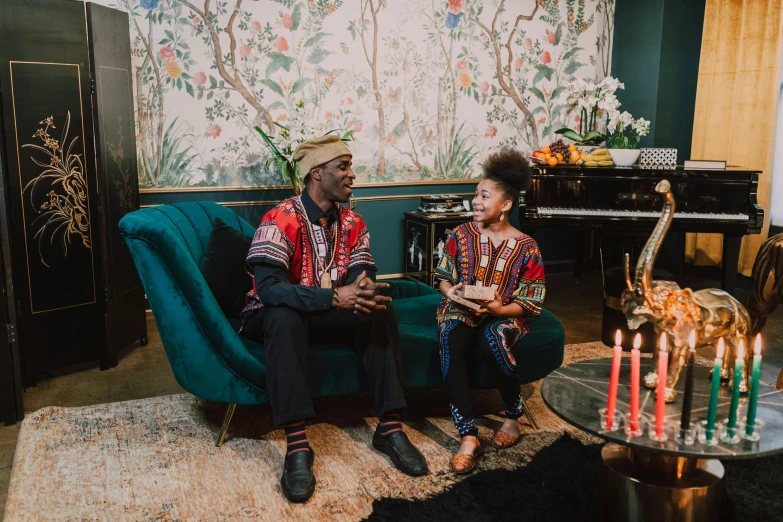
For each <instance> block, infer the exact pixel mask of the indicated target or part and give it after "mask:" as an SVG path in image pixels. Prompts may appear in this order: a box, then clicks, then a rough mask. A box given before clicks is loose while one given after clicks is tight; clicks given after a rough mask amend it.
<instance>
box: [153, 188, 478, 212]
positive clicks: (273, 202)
mask: <svg viewBox="0 0 783 522" xmlns="http://www.w3.org/2000/svg"><path fill="white" fill-rule="evenodd" d="M429 195H430V194H399V195H391V196H365V197H358V198H352V199H351V208H354V207H355V206H356V204H357V203H372V202H377V201H404V200H409V199H420V198H422V197H425V196H429ZM454 195H455V196H458V197H468V196H472V195H473V193H472V192H465V193H462V194H454ZM283 201H285V200H284V199H267V200H256V201H215V203H217V204H218V205H223V206H224V207H274V206H277V205H279V204H280V203H282V202H283ZM165 204H166V203H155V204H151V205H139V207H140V208H151V207H159V206H161V205H165Z"/></svg>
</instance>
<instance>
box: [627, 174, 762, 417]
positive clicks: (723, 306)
mask: <svg viewBox="0 0 783 522" xmlns="http://www.w3.org/2000/svg"><path fill="white" fill-rule="evenodd" d="M655 191H656V192H658V193H659V194H661V196H662V197H663V198H664V202H663V209H662V210H661V217H660V218H659V220H658V223H657V224H656V225H655V229H653V232H652V234H651V235H650V238H649V239H648V240H647V243H646V244H645V245H644V250H642V253H641V255H640V256H639V260H638V262H637V263H636V272H635V274H634V279H633V281H632V280H631V273H630V256H629V255H628V254H626V255H625V280H626V285H627V286H628V288H627V289H626V290H624V291H623V295H622V298H621V302H622V309H623V312H624V313H625V316H626V319H627V321H628V327H629V328H630V329H632V330H636V329H637V328H639V326H641V325H642V324H644V323H645V322H650V323H652V325H653V327H654V328H655V333H656V334H657V335H658V336H660V334H662V333H664V332H666V339H667V343H668V346H667V353H668V355H669V357H670V359H669V372H668V375H667V381H666V401H667V402H672V401H674V399H675V398H676V396H677V394H676V392H675V391H674V387H675V386H676V384H677V381H678V379H679V377H680V370H681V369H682V367H683V366H684V365H685V357H686V355H687V353H688V335H689V334H690V332H691V330H693V331H695V332H696V347H697V348H699V347H713V348H714V347H715V346H716V344H717V342H718V339H719V338H721V337H723V339H724V341H725V343H726V350H727V351H726V355H725V356H724V359H723V361H724V362H723V368H722V370H721V375H720V378H721V380H729V383H731V382H732V380H731V377H732V375H731V374H732V373H733V371H734V360H735V359H736V353H737V346H738V345H739V341H740V340H741V339H744V340H745V346H749V344H748V339H747V337H748V334H749V331H750V318H749V316H748V312H747V311H746V310H745V307H743V306H742V304H740V303H739V301H737V300H736V299H734V298H733V297H732V296H731V295H730V294H729V293H728V292H725V291H723V290H718V289H716V288H707V289H704V290H698V291H696V292H694V291H692V290H691V289H690V288H685V289H682V288H680V287H679V285H677V283H675V282H674V281H653V279H652V272H653V266H654V264H655V258H656V256H657V255H658V251H659V250H660V248H661V244H662V243H663V239H664V237H665V236H666V233H667V232H668V231H669V227H670V226H671V223H672V220H673V219H674V209H675V202H674V196H673V195H672V192H671V185H670V183H669V182H668V181H667V180H665V179H664V180H661V181H660V182H659V183H658V184H657V185H656V187H655ZM658 353H659V352H658V350H654V352H653V365H652V368H653V370H652V371H650V372H649V373H648V374H647V375H645V377H644V384H645V386H647V387H648V388H655V387H657V386H658V375H657V374H656V373H655V368H657V367H658V364H657V359H658ZM744 357H745V363H746V364H745V369H744V372H743V376H742V381H741V384H740V391H741V392H742V393H746V392H747V391H748V377H747V367H748V364H747V363H748V360H749V358H750V350H746V351H745V353H744Z"/></svg>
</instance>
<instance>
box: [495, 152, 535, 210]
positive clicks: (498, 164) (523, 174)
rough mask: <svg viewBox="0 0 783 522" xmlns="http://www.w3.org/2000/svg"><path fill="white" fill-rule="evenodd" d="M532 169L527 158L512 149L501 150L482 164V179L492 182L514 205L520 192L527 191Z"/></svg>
mask: <svg viewBox="0 0 783 522" xmlns="http://www.w3.org/2000/svg"><path fill="white" fill-rule="evenodd" d="M532 175H533V169H532V168H531V167H530V163H528V161H527V158H525V156H524V155H523V154H522V153H521V152H519V151H518V150H514V149H501V150H499V151H498V152H495V153H494V154H491V155H490V156H489V158H487V161H486V162H484V179H489V180H492V181H494V182H495V183H496V184H497V185H498V186H499V187H500V189H501V190H502V191H503V193H504V194H505V195H506V196H508V198H509V199H511V200H512V201H513V202H514V203H515V204H516V203H517V202H518V201H519V193H520V191H523V190H527V188H528V186H529V185H530V178H531V176H532Z"/></svg>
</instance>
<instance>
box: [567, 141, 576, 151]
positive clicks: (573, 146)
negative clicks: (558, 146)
mask: <svg viewBox="0 0 783 522" xmlns="http://www.w3.org/2000/svg"><path fill="white" fill-rule="evenodd" d="M568 150H570V151H571V152H574V151H575V150H576V145H574V144H573V143H572V144H571V145H569V146H568Z"/></svg>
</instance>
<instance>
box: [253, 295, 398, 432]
mask: <svg viewBox="0 0 783 522" xmlns="http://www.w3.org/2000/svg"><path fill="white" fill-rule="evenodd" d="M242 335H244V336H245V337H247V338H249V339H252V340H254V341H256V342H258V343H263V344H264V349H265V350H266V382H267V388H268V390H269V396H270V399H271V404H272V413H273V415H274V422H275V424H277V425H282V424H290V423H292V422H298V421H301V420H306V419H310V418H313V417H314V416H315V411H314V410H313V401H312V397H311V394H310V388H309V386H308V382H307V375H308V349H309V345H310V344H327V343H328V344H344V345H346V346H350V347H353V348H354V350H356V354H357V356H358V357H359V359H360V360H361V362H362V365H363V366H364V369H365V370H366V372H367V380H368V383H369V387H370V393H371V394H372V398H373V401H374V403H375V408H376V410H377V412H378V417H379V418H380V417H382V416H383V415H384V414H386V413H388V412H393V411H397V410H400V409H402V408H404V407H405V397H404V396H403V392H402V385H401V384H400V378H401V368H400V355H399V354H400V334H399V330H398V329H397V318H396V317H395V315H394V311H393V310H392V309H390V308H387V309H386V310H381V311H376V312H373V313H372V314H362V315H357V314H354V313H353V312H351V311H346V310H336V309H332V310H329V311H326V312H299V311H296V310H294V309H292V308H287V307H278V306H275V307H264V308H260V309H257V310H253V311H249V312H248V313H246V314H245V317H244V324H243V327H242ZM316 349H317V348H316ZM316 371H317V370H316Z"/></svg>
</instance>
